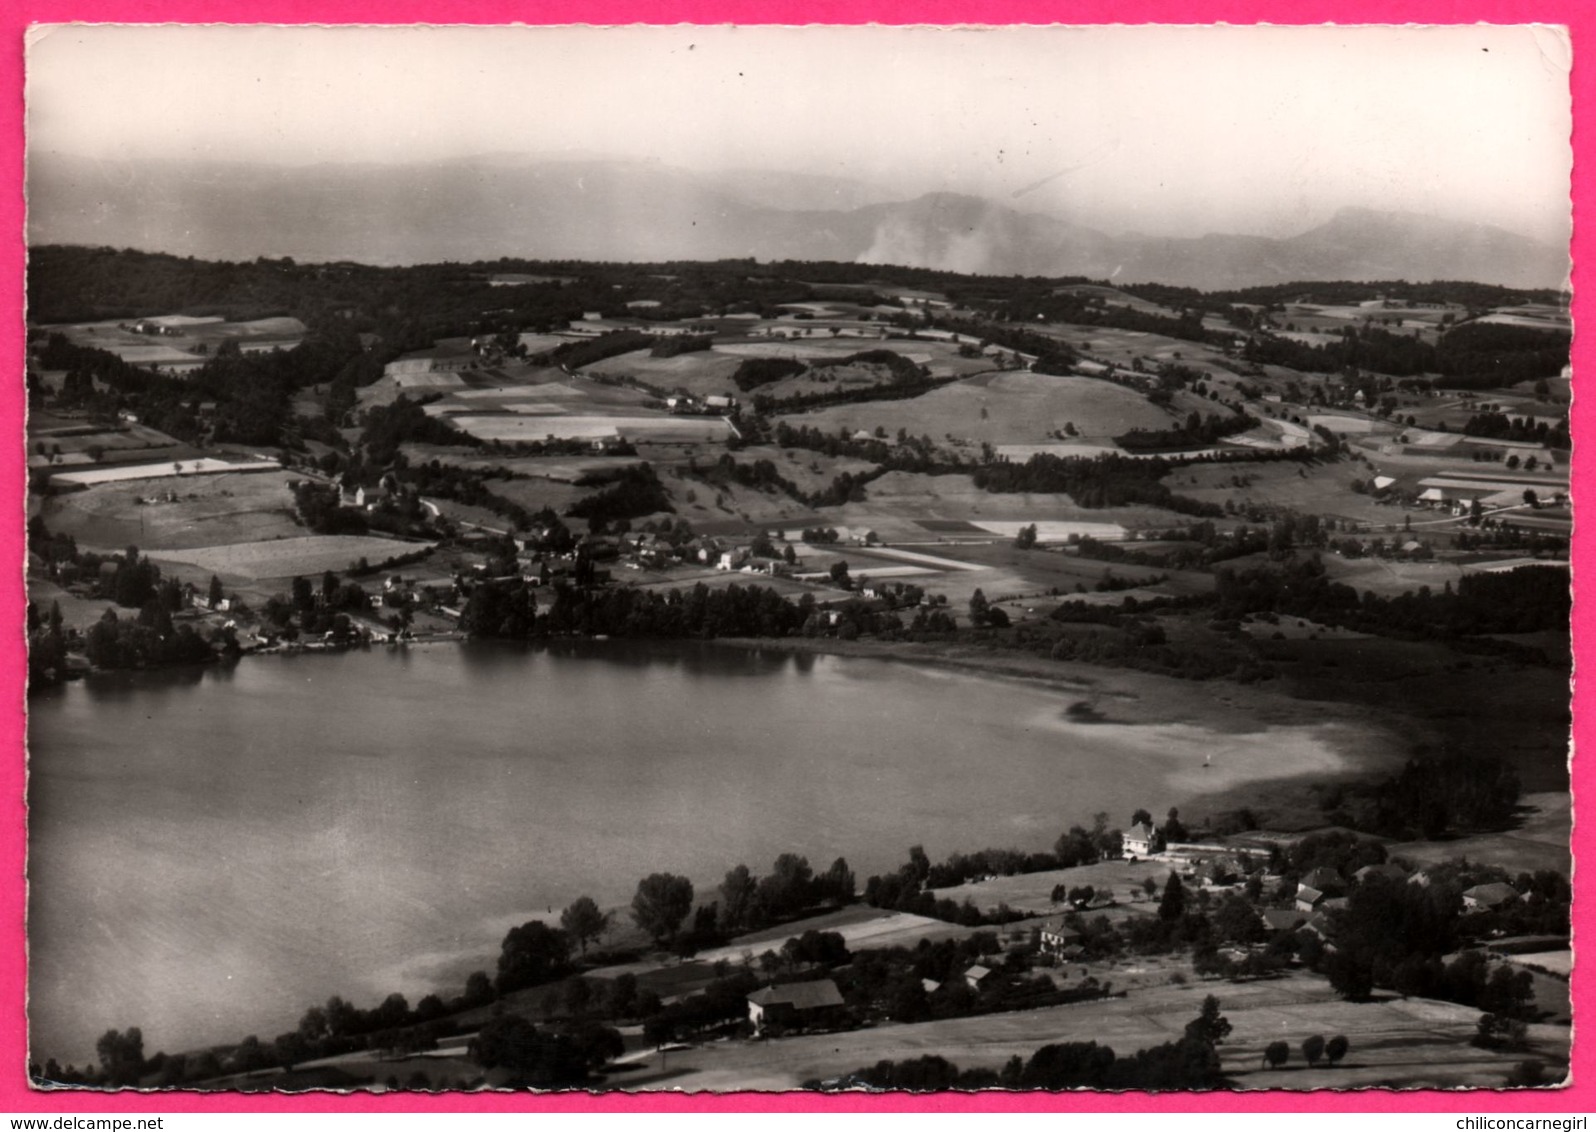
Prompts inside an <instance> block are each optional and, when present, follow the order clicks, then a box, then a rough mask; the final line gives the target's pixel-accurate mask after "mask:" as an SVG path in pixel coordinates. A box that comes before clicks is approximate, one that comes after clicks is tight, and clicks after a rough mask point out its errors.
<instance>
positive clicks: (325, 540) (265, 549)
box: [150, 535, 426, 581]
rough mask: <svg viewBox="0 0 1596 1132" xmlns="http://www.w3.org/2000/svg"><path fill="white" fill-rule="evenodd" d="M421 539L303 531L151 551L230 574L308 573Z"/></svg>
mask: <svg viewBox="0 0 1596 1132" xmlns="http://www.w3.org/2000/svg"><path fill="white" fill-rule="evenodd" d="M423 545H426V544H423V543H410V542H399V541H397V540H394V539H386V538H373V537H370V536H367V535H301V536H299V537H297V538H282V539H272V540H269V541H265V542H241V543H235V544H233V545H232V546H206V547H194V548H190V549H174V550H166V551H162V552H159V553H152V554H151V555H150V557H151V558H152V559H155V560H157V561H159V562H175V563H178V564H180V565H185V566H193V567H196V568H198V569H200V570H202V571H206V572H209V573H213V574H219V575H221V576H222V578H223V580H224V581H225V580H226V579H227V578H229V577H233V578H243V579H246V580H251V581H253V580H257V579H261V578H288V577H292V576H294V575H304V576H307V577H308V576H310V575H313V574H321V573H322V572H323V571H326V570H335V571H343V570H345V569H347V568H348V566H349V564H350V563H351V562H354V561H356V560H357V559H360V558H367V559H369V560H370V561H372V562H380V561H382V560H383V559H385V558H392V557H394V556H395V555H398V554H406V553H409V552H411V551H414V550H419V549H420V548H421V547H422V546H423Z"/></svg>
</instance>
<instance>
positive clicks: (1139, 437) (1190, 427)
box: [1114, 409, 1258, 452]
mask: <svg viewBox="0 0 1596 1132" xmlns="http://www.w3.org/2000/svg"><path fill="white" fill-rule="evenodd" d="M1257 424H1258V418H1256V417H1253V416H1250V415H1249V414H1247V413H1240V412H1238V413H1232V414H1231V415H1230V416H1228V417H1222V416H1220V415H1219V414H1217V413H1209V414H1208V415H1207V416H1206V417H1205V416H1203V414H1201V413H1199V412H1197V410H1195V409H1193V410H1192V411H1191V413H1190V414H1189V415H1188V416H1187V417H1186V419H1185V421H1184V422H1182V423H1181V425H1180V426H1179V427H1177V428H1164V429H1143V428H1133V429H1131V430H1130V431H1129V432H1126V433H1122V434H1121V435H1119V436H1116V437H1115V438H1114V443H1115V444H1118V445H1119V446H1120V447H1121V448H1124V449H1126V450H1127V451H1131V452H1179V451H1182V450H1183V449H1187V448H1203V447H1206V446H1207V445H1210V444H1213V443H1215V442H1216V441H1219V440H1222V439H1224V438H1225V437H1227V436H1234V435H1235V434H1236V433H1238V432H1246V431H1247V430H1248V429H1250V428H1255V427H1257Z"/></svg>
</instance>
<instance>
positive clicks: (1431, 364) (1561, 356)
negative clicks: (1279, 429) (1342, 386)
mask: <svg viewBox="0 0 1596 1132" xmlns="http://www.w3.org/2000/svg"><path fill="white" fill-rule="evenodd" d="M1569 343H1570V337H1569V335H1567V334H1565V333H1561V332H1558V331H1551V330H1538V329H1535V328H1533V327H1521V326H1506V325H1500V324H1496V323H1484V322H1473V323H1468V324H1465V325H1462V326H1458V327H1455V328H1453V329H1452V330H1450V331H1448V332H1447V333H1445V334H1444V335H1443V336H1442V337H1441V339H1440V341H1439V342H1437V343H1435V344H1433V345H1432V344H1431V343H1429V342H1426V341H1424V340H1423V339H1422V338H1421V337H1419V335H1418V332H1417V331H1415V332H1413V333H1412V334H1395V333H1392V332H1391V331H1389V330H1385V329H1383V328H1381V327H1378V326H1374V325H1371V324H1365V325H1363V326H1348V327H1344V328H1343V329H1342V331H1341V336H1340V339H1339V340H1338V341H1332V342H1327V343H1325V344H1323V345H1317V346H1310V345H1307V344H1306V343H1302V342H1298V341H1296V340H1294V339H1291V338H1285V337H1281V336H1278V335H1274V334H1269V333H1267V332H1257V333H1254V334H1252V335H1250V336H1249V337H1248V339H1247V344H1246V346H1245V347H1244V348H1243V350H1242V356H1243V357H1244V358H1245V359H1246V360H1247V361H1249V362H1251V363H1253V364H1255V365H1280V366H1289V367H1291V368H1292V369H1297V370H1303V371H1306V372H1309V373H1339V372H1342V371H1343V370H1349V371H1350V370H1372V371H1374V372H1376V373H1383V374H1390V375H1392V376H1397V377H1418V376H1420V375H1423V374H1432V373H1438V374H1441V375H1442V376H1441V377H1439V378H1436V379H1435V381H1434V382H1433V384H1434V387H1435V388H1446V389H1499V388H1504V387H1506V386H1510V385H1514V384H1516V383H1518V382H1520V381H1529V380H1533V379H1537V378H1544V377H1555V376H1556V375H1557V374H1558V373H1560V372H1561V371H1562V368H1563V367H1564V366H1565V365H1567V364H1568V356H1569Z"/></svg>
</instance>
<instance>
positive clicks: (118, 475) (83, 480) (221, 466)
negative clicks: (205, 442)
mask: <svg viewBox="0 0 1596 1132" xmlns="http://www.w3.org/2000/svg"><path fill="white" fill-rule="evenodd" d="M280 467H282V465H281V464H279V463H278V462H277V461H276V460H217V459H213V458H211V457H208V456H207V457H202V458H199V459H194V460H173V461H171V462H170V463H165V462H163V463H160V464H117V465H113V466H111V467H102V468H88V469H84V470H82V471H71V472H57V473H55V474H54V475H52V476H51V477H50V483H51V485H52V486H55V487H95V486H98V485H100V484H108V483H127V482H130V481H133V480H156V479H190V478H192V477H194V476H219V475H235V474H237V475H242V474H243V473H246V472H268V471H272V470H274V469H277V468H280Z"/></svg>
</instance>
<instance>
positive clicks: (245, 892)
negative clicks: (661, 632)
mask: <svg viewBox="0 0 1596 1132" xmlns="http://www.w3.org/2000/svg"><path fill="white" fill-rule="evenodd" d="M1073 698H1074V697H1071V696H1070V695H1068V694H1067V693H1063V692H1059V691H1057V690H1052V689H1049V688H1046V687H1043V686H1040V685H1037V684H1032V683H1027V682H1022V681H1013V680H1004V679H997V678H987V677H981V676H974V675H968V674H965V673H952V672H947V671H942V670H936V669H928V668H923V667H911V666H908V665H901V664H894V663H891V662H886V661H878V660H863V659H850V658H841V657H825V656H822V657H811V656H805V655H796V656H794V655H788V654H783V653H775V652H768V653H760V652H750V651H744V650H740V649H732V648H724V647H715V646H710V645H702V646H695V645H680V646H677V645H671V646H664V645H660V646H638V645H630V644H621V643H591V644H584V645H581V646H572V647H570V648H562V649H559V650H539V649H532V648H522V647H517V646H509V645H498V644H493V643H482V644H477V643H473V644H468V645H464V646H454V645H439V646H425V647H419V648H412V649H409V650H404V651H396V652H388V651H374V652H350V653H342V654H331V655H317V656H298V657H289V656H283V657H253V658H249V659H246V660H244V661H242V662H240V663H238V664H237V665H234V666H231V667H227V668H222V667H212V668H207V669H203V670H186V671H180V672H177V671H163V672H153V673H139V674H132V675H120V676H106V677H97V678H95V679H93V680H90V681H85V682H80V683H75V684H72V685H69V686H67V687H65V688H61V689H56V690H52V691H48V692H44V693H39V694H35V695H34V696H33V697H32V699H31V700H30V703H29V708H30V713H31V719H30V746H31V757H30V779H29V805H30V834H29V845H30V863H29V873H30V884H31V888H30V896H29V918H30V925H29V941H30V963H31V967H30V978H29V986H30V1004H29V1017H30V1023H31V1027H32V1035H31V1036H32V1051H33V1056H34V1058H35V1059H37V1060H40V1061H42V1060H43V1059H44V1058H47V1057H52V1056H53V1057H56V1058H57V1059H58V1060H60V1061H61V1063H62V1064H63V1065H64V1064H66V1063H67V1062H68V1061H74V1062H77V1063H79V1064H81V1063H83V1062H84V1061H85V1060H87V1059H91V1058H92V1056H93V1046H94V1041H95V1039H96V1037H97V1036H98V1035H99V1034H101V1033H104V1032H105V1030H106V1029H108V1028H112V1027H116V1028H119V1029H120V1028H125V1027H127V1026H139V1027H141V1028H142V1030H143V1032H144V1037H145V1051H146V1054H150V1053H153V1052H154V1051H156V1050H158V1049H167V1050H178V1049H184V1048H191V1047H193V1046H196V1045H199V1044H202V1043H207V1042H221V1041H228V1040H236V1039H237V1038H240V1037H243V1036H244V1035H245V1034H249V1033H256V1034H258V1035H259V1036H260V1037H261V1038H262V1039H263V1040H268V1041H269V1040H270V1038H271V1037H272V1036H274V1035H276V1034H278V1033H280V1032H282V1031H283V1030H286V1029H290V1028H292V1027H293V1026H294V1025H295V1024H296V1023H297V1021H298V1018H299V1016H300V1015H301V1014H302V1013H303V1012H304V1010H305V1008H306V1007H307V1006H309V1005H311V1004H313V1003H317V1002H320V1001H323V1000H325V999H326V998H327V996H328V995H331V994H341V995H343V996H344V997H346V998H348V999H350V1000H351V1001H353V1002H355V1003H356V1004H357V1005H360V1006H362V1007H366V1006H372V1005H375V1004H376V1002H378V1001H380V999H381V998H382V997H383V996H384V995H386V994H388V993H389V992H391V991H395V990H397V991H401V992H403V993H405V994H406V995H407V996H409V998H410V1000H411V1002H412V1004H413V1003H414V1002H415V1001H416V999H417V998H418V997H419V996H420V995H422V994H425V993H427V992H428V991H431V990H435V989H437V990H441V991H442V992H444V993H445V995H447V994H449V993H455V992H457V991H458V989H459V988H460V986H461V985H462V984H463V980H464V976H465V974H466V973H468V972H469V971H471V970H474V969H478V968H481V969H486V970H488V971H489V972H490V973H491V972H492V970H493V966H494V960H495V958H496V956H497V952H498V945H499V940H500V939H501V938H502V936H503V934H504V932H505V930H506V929H507V928H508V927H510V926H511V925H513V924H515V923H519V922H521V921H522V920H524V919H526V918H527V917H529V916H531V915H533V914H544V913H545V911H546V910H547V909H550V908H552V909H553V910H554V911H555V912H558V910H559V909H560V908H561V907H562V906H563V905H565V904H567V903H569V902H570V901H571V900H572V899H574V898H575V897H577V896H579V895H582V894H584V893H585V894H588V895H591V896H593V897H594V898H595V899H596V900H598V901H599V903H600V904H601V905H618V904H624V903H625V902H627V901H628V900H629V899H630V896H631V892H632V890H633V888H634V887H635V885H636V883H637V880H638V879H639V878H640V877H642V876H644V875H646V874H648V873H650V872H655V871H670V872H676V873H682V874H686V875H688V876H690V877H691V878H692V880H693V882H694V884H695V885H696V886H697V888H698V890H699V892H700V893H703V894H712V890H713V889H714V887H715V885H716V884H718V883H719V881H720V879H721V877H722V876H723V875H724V873H725V871H726V870H727V869H729V868H730V867H731V866H733V865H735V864H737V863H739V862H744V863H746V864H748V866H749V867H750V868H751V869H753V870H754V871H755V872H756V873H762V872H765V871H768V869H769V867H770V863H771V862H772V861H773V860H774V859H775V857H776V856H777V854H779V853H781V852H784V851H792V852H797V853H802V854H804V855H806V856H807V857H808V858H809V860H810V862H811V864H812V865H814V866H815V867H816V869H817V870H819V869H823V868H825V867H826V866H827V865H829V864H830V863H831V861H832V860H833V859H835V858H836V857H838V856H845V857H847V859H848V861H849V863H850V864H851V865H852V867H853V869H854V871H855V872H856V873H857V874H858V875H859V877H860V882H861V884H862V883H863V879H864V877H865V876H866V875H867V874H868V873H870V872H879V871H882V870H883V869H886V868H889V867H894V866H896V865H897V864H898V863H900V862H901V861H902V860H903V859H904V858H905V855H906V850H907V849H908V847H909V846H910V845H912V844H916V843H923V844H924V845H925V847H926V849H927V850H928V851H929V852H930V854H931V856H932V857H933V858H940V857H942V856H945V855H946V854H947V853H949V852H952V851H955V850H972V849H976V848H980V847H983V846H988V845H1004V846H1009V845H1013V846H1018V847H1020V848H1026V849H1041V848H1046V847H1047V846H1049V845H1051V843H1052V841H1053V840H1054V838H1055V837H1056V836H1057V835H1058V834H1059V833H1060V832H1061V831H1062V830H1063V829H1064V828H1065V827H1066V826H1068V825H1069V824H1071V823H1073V822H1082V823H1086V822H1088V821H1089V820H1090V817H1091V815H1092V814H1093V813H1094V812H1096V811H1098V810H1107V811H1108V812H1109V813H1110V814H1111V815H1113V817H1114V820H1115V822H1116V824H1123V822H1124V821H1126V820H1128V815H1129V814H1130V813H1131V812H1132V811H1133V810H1134V809H1135V808H1137V807H1139V806H1146V807H1147V808H1148V809H1151V810H1153V811H1154V812H1162V811H1163V809H1164V808H1167V806H1168V805H1169V804H1171V803H1172V802H1174V801H1178V800H1179V799H1180V798H1183V797H1190V796H1191V795H1193V794H1194V793H1200V792H1201V787H1202V785H1203V783H1204V782H1205V781H1217V779H1209V778H1207V777H1206V776H1207V774H1208V772H1204V771H1202V770H1201V769H1200V767H1201V765H1202V762H1203V760H1204V758H1205V756H1206V755H1208V754H1209V753H1210V752H1216V751H1221V750H1223V751H1224V752H1225V757H1226V758H1228V759H1229V760H1230V762H1231V763H1232V764H1233V765H1234V766H1236V767H1243V768H1250V769H1248V770H1247V773H1248V774H1249V776H1250V775H1265V776H1266V775H1267V774H1268V773H1269V768H1270V766H1271V760H1272V759H1274V758H1275V757H1276V755H1277V754H1278V752H1279V751H1280V750H1281V748H1282V746H1283V745H1285V744H1289V745H1290V746H1291V747H1292V749H1293V750H1294V752H1295V755H1294V757H1293V758H1292V759H1290V760H1285V761H1288V762H1289V763H1290V766H1291V773H1300V772H1301V771H1302V770H1303V769H1304V767H1305V766H1310V767H1311V766H1322V767H1323V768H1324V769H1325V770H1334V769H1336V768H1338V767H1339V766H1340V765H1341V762H1340V757H1339V755H1338V752H1337V744H1338V743H1344V742H1345V740H1346V736H1345V735H1341V734H1338V728H1336V727H1335V726H1334V725H1328V724H1326V725H1320V726H1315V727H1302V728H1274V729H1271V730H1269V731H1259V732H1256V733H1252V734H1245V735H1224V736H1218V735H1215V734H1213V733H1210V732H1207V731H1204V730H1202V729H1201V728H1199V727H1196V726H1189V725H1172V724H1167V723H1166V724H1162V725H1157V726H1152V725H1149V726H1145V727H1142V726H1132V725H1112V726H1111V725H1101V724H1098V725H1081V724H1074V723H1070V722H1068V721H1066V720H1065V719H1064V718H1063V711H1064V709H1065V708H1066V707H1067V706H1068V704H1069V703H1070V702H1071V700H1072V699H1073ZM1305 754H1306V762H1305V761H1304V755H1305ZM1276 773H1279V771H1277V772H1276ZM1227 780H1228V776H1227Z"/></svg>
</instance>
